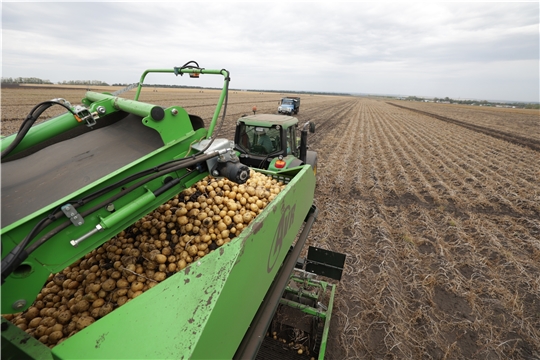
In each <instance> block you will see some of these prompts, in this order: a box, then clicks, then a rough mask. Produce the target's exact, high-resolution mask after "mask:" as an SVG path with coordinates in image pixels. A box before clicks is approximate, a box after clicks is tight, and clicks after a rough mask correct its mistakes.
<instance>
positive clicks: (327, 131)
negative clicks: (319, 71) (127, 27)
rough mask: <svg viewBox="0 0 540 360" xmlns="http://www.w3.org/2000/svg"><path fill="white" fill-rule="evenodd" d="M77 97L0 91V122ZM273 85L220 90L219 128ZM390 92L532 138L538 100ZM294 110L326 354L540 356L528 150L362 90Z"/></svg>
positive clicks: (306, 101)
mask: <svg viewBox="0 0 540 360" xmlns="http://www.w3.org/2000/svg"><path fill="white" fill-rule="evenodd" d="M107 91H109V92H112V91H114V90H110V89H107ZM83 95H84V89H82V90H66V89H57V90H56V91H55V90H50V89H33V88H27V89H16V90H15V89H2V132H3V134H4V135H6V134H8V133H11V132H13V131H15V130H16V128H17V127H18V124H20V120H22V119H23V118H24V117H25V116H26V113H27V112H28V111H30V110H31V108H32V107H33V106H34V105H35V104H36V103H37V102H38V101H43V100H47V99H51V98H55V97H65V98H66V99H68V100H70V101H72V102H73V103H74V104H77V103H79V102H80V98H81V97H82V96H83ZM281 96H282V94H276V93H253V92H241V91H234V90H231V91H230V94H229V106H228V108H227V113H226V118H225V122H224V124H223V127H222V131H221V135H222V137H227V138H231V139H232V136H233V131H234V123H235V120H236V119H237V118H238V117H240V116H241V115H242V114H247V113H250V112H251V109H252V107H253V106H257V108H258V113H275V112H276V110H277V102H278V99H279V98H280V97H281ZM126 97H128V96H126ZM217 97H218V92H217V91H213V90H205V91H204V92H201V91H199V90H162V89H158V91H157V92H156V91H152V89H146V90H145V92H144V93H143V96H142V97H141V100H146V101H148V102H157V103H160V104H162V105H165V106H167V105H172V104H175V105H181V106H184V107H186V109H187V110H188V112H190V113H194V114H197V115H199V116H201V117H203V119H204V120H205V122H208V121H209V119H210V118H211V116H212V113H213V109H214V104H215V102H216V100H217ZM395 103H396V104H399V105H402V106H408V107H410V108H414V109H417V110H421V111H424V112H428V113H430V114H436V115H441V116H444V117H445V118H449V119H454V120H460V121H462V122H467V123H469V124H473V125H476V126H479V127H481V128H486V129H494V130H497V131H500V132H503V133H506V134H511V135H516V136H517V138H519V137H523V138H527V139H528V140H530V141H532V143H538V141H540V139H539V135H538V134H539V133H538V129H539V126H538V125H539V124H540V116H539V112H538V111H534V110H530V111H523V110H515V111H512V110H510V109H504V110H503V111H498V109H489V110H487V109H482V112H480V111H478V110H475V109H473V108H472V107H471V110H468V109H467V108H465V107H462V108H459V111H457V110H456V111H454V112H451V111H449V110H447V109H448V107H437V105H436V104H429V106H424V104H421V103H415V104H414V105H411V103H405V102H395ZM456 109H457V108H456ZM61 112H62V111H61ZM298 118H299V120H300V123H303V122H304V121H307V120H310V121H314V122H315V123H316V124H317V131H316V133H315V134H313V135H310V139H309V143H310V148H311V149H313V150H316V151H318V155H319V163H318V174H317V177H318V179H317V182H318V183H317V188H316V194H315V204H316V205H317V207H318V208H319V210H320V215H319V218H318V220H317V222H316V223H315V225H314V228H313V230H312V232H311V235H310V239H309V243H310V245H314V246H318V247H323V248H327V249H330V250H333V251H338V252H343V253H346V254H347V262H346V269H345V273H344V275H343V278H342V280H341V282H340V283H339V286H338V290H337V296H336V303H335V306H334V313H333V317H332V326H331V329H330V341H329V344H328V347H327V356H326V358H327V359H335V360H343V359H383V358H384V359H386V358H388V359H538V358H540V166H539V164H540V152H539V151H536V150H534V149H533V148H531V147H528V146H526V144H523V145H520V144H519V142H510V141H506V140H503V139H501V138H499V137H496V136H493V135H491V134H489V133H486V132H482V131H478V129H477V128H474V127H465V126H462V125H460V124H459V122H449V121H445V120H444V119H443V120H441V119H438V118H435V117H433V116H429V115H427V114H423V113H419V112H415V111H411V110H408V109H403V108H400V107H396V106H393V105H392V104H389V103H387V102H386V101H380V100H372V99H366V98H357V97H333V96H308V95H304V96H302V103H301V107H300V113H299V114H298ZM535 125H536V126H535ZM525 127H526V128H527V129H530V131H529V130H528V131H523V128H525ZM218 128H219V126H218Z"/></svg>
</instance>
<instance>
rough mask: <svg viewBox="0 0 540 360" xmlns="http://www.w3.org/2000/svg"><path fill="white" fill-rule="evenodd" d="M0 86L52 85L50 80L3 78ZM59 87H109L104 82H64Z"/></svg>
mask: <svg viewBox="0 0 540 360" xmlns="http://www.w3.org/2000/svg"><path fill="white" fill-rule="evenodd" d="M2 84H48V85H52V84H53V82H51V81H50V80H43V79H40V78H36V77H16V78H11V77H3V78H2ZM58 84H59V85H94V86H109V84H107V83H106V82H103V81H100V80H64V81H61V82H58Z"/></svg>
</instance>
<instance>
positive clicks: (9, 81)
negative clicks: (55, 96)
mask: <svg viewBox="0 0 540 360" xmlns="http://www.w3.org/2000/svg"><path fill="white" fill-rule="evenodd" d="M2 84H52V82H51V81H50V80H43V79H39V78H35V77H16V78H10V77H3V78H2Z"/></svg>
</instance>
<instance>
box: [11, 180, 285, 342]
mask: <svg viewBox="0 0 540 360" xmlns="http://www.w3.org/2000/svg"><path fill="white" fill-rule="evenodd" d="M284 187H285V185H284V184H283V183H282V182H278V181H276V180H275V179H272V178H271V177H268V176H266V175H264V174H261V173H258V172H256V171H253V170H252V171H251V173H250V178H249V179H248V181H247V182H246V183H245V184H241V185H238V184H236V183H234V182H231V181H229V180H227V179H216V178H213V177H211V176H207V177H206V178H204V179H203V180H201V181H199V182H197V183H196V184H195V185H194V186H192V187H191V188H189V189H186V190H184V191H183V192H182V193H180V194H179V195H177V196H175V197H174V198H173V199H171V200H170V201H168V202H167V203H165V204H163V205H161V206H160V207H159V208H158V209H156V210H155V211H154V212H152V213H150V214H148V215H146V216H145V217H143V218H142V219H140V220H139V221H137V222H136V223H135V224H134V225H133V226H131V227H130V228H128V229H126V230H124V231H122V232H121V233H119V234H118V235H117V236H115V237H114V238H112V239H111V240H109V241H107V242H106V243H104V244H103V245H102V246H100V247H98V248H96V249H94V250H93V251H92V252H91V253H89V254H87V255H86V256H85V257H84V258H82V259H80V260H78V261H77V262H76V263H74V264H72V265H71V266H69V267H67V268H65V269H64V270H63V271H62V272H60V273H57V274H51V275H50V276H49V279H48V280H47V283H46V285H45V287H44V288H43V289H42V290H41V292H40V294H39V295H38V296H37V298H36V301H35V302H34V303H33V304H32V306H31V307H30V308H29V309H28V310H26V311H25V312H22V313H18V314H14V315H3V316H4V317H5V318H6V319H7V320H9V321H11V322H12V323H13V324H15V325H16V326H18V327H19V328H21V329H22V330H24V331H26V332H27V333H28V334H30V335H32V336H34V337H35V338H36V339H38V340H39V341H41V342H42V343H43V344H46V345H48V346H49V347H51V348H52V347H54V346H55V345H56V344H58V343H60V342H62V341H64V340H65V339H67V338H69V337H70V336H72V335H73V334H75V333H77V332H78V331H79V330H82V329H84V328H85V327H87V326H89V325H91V324H92V323H93V322H95V321H96V320H97V319H99V318H101V317H103V316H105V315H107V314H108V313H110V312H111V311H113V310H114V309H116V308H117V307H119V306H122V305H123V304H125V303H127V302H128V301H130V300H132V299H134V298H136V297H137V296H139V295H140V294H142V293H143V292H144V291H146V290H148V289H150V288H152V287H154V286H155V285H157V284H158V283H159V282H161V281H163V280H165V279H166V278H167V277H169V276H171V275H173V274H174V273H176V272H177V271H180V270H182V269H184V268H185V267H186V266H188V265H189V264H190V263H192V262H194V261H197V260H199V259H200V258H202V257H204V256H205V255H207V254H208V253H210V252H211V251H212V250H215V249H217V248H218V247H220V246H222V245H224V244H226V243H228V242H230V241H231V240H232V239H234V238H235V237H236V236H238V235H239V234H240V233H241V232H242V230H243V229H245V228H246V227H247V226H248V225H249V224H250V222H251V221H253V219H254V218H255V217H256V216H257V215H258V214H260V213H261V211H263V209H264V208H265V207H266V206H267V205H268V203H269V202H270V201H272V200H273V199H274V198H275V197H276V196H277V195H278V194H279V193H280V191H281V190H283V188H284Z"/></svg>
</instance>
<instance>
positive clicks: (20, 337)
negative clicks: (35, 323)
mask: <svg viewBox="0 0 540 360" xmlns="http://www.w3.org/2000/svg"><path fill="white" fill-rule="evenodd" d="M1 319H2V345H1V346H2V360H25V359H39V360H52V359H53V356H52V353H51V349H49V348H48V347H47V346H45V345H43V344H42V343H41V342H39V341H38V340H36V339H35V338H34V337H33V336H31V335H28V334H27V333H26V332H24V331H22V330H21V329H19V328H18V327H16V326H15V325H13V324H12V323H10V322H9V321H7V320H6V319H4V318H3V317H2V318H1Z"/></svg>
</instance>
